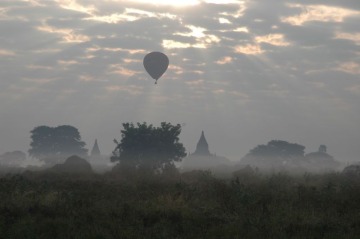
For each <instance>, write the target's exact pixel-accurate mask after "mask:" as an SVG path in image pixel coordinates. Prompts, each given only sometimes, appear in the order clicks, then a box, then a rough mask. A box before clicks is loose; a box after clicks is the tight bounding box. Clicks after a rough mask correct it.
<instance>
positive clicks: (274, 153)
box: [241, 140, 305, 166]
mask: <svg viewBox="0 0 360 239" xmlns="http://www.w3.org/2000/svg"><path fill="white" fill-rule="evenodd" d="M304 150H305V147H304V146H302V145H299V144H293V143H289V142H287V141H282V140H272V141H270V142H268V143H267V145H258V146H256V147H255V148H254V149H252V150H250V152H249V153H248V154H247V155H246V156H245V157H244V158H242V160H241V162H242V163H248V164H268V165H271V166H280V165H282V164H284V163H287V162H289V161H293V160H294V159H302V158H304V154H305V152H304Z"/></svg>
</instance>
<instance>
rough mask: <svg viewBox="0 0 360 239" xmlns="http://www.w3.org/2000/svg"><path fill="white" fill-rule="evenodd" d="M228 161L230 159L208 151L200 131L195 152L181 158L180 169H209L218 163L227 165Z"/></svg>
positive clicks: (206, 143) (218, 164)
mask: <svg viewBox="0 0 360 239" xmlns="http://www.w3.org/2000/svg"><path fill="white" fill-rule="evenodd" d="M229 163H230V161H229V160H228V159H227V158H225V157H221V156H220V157H219V156H216V155H215V154H212V153H210V151H209V144H208V142H207V140H206V138H205V134H204V131H202V132H201V136H200V139H199V141H198V143H197V145H196V150H195V152H194V153H192V154H190V155H189V156H188V157H186V158H184V159H183V161H182V169H183V170H185V171H186V170H192V169H211V168H215V167H218V166H220V165H228V164H229Z"/></svg>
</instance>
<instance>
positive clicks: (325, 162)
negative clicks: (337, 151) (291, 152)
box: [305, 145, 340, 170]
mask: <svg viewBox="0 0 360 239" xmlns="http://www.w3.org/2000/svg"><path fill="white" fill-rule="evenodd" d="M326 151H327V147H326V146H325V145H320V147H319V150H318V151H317V152H313V153H309V154H306V155H305V161H306V162H307V163H308V164H309V167H312V168H314V167H315V168H319V169H325V170H326V169H327V170H330V169H336V168H337V167H339V166H340V163H339V162H337V161H336V160H335V159H334V157H333V156H331V155H329V154H328V153H327V152H326Z"/></svg>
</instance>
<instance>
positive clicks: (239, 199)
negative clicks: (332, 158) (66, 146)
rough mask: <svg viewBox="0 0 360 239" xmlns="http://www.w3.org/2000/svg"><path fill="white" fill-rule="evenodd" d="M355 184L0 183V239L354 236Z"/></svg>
mask: <svg viewBox="0 0 360 239" xmlns="http://www.w3.org/2000/svg"><path fill="white" fill-rule="evenodd" d="M359 235H360V180H359V179H356V178H349V177H346V176H344V175H341V174H339V173H328V174H322V175H312V174H304V175H302V176H289V175H287V174H285V173H277V174H272V175H260V174H245V173H244V174H239V175H237V177H235V176H233V177H231V178H227V179H220V178H215V177H214V176H213V175H212V174H211V173H209V172H206V171H194V172H190V173H183V174H181V175H179V174H175V175H155V176H154V175H152V176H144V175H135V174H134V175H127V176H121V175H116V174H105V175H95V174H94V175H82V176H80V175H77V176H74V175H66V174H63V175H60V174H56V175H52V174H38V173H27V174H23V175H8V176H3V177H1V178H0V238H9V239H10V238H19V239H20V238H21V239H32V238H34V239H35V238H36V239H41V238H44V239H45V238H46V239H48V238H53V239H55V238H94V239H95V238H98V239H100V238H164V239H165V238H166V239H169V238H192V239H194V238H196V239H197V238H207V239H209V238H229V239H230V238H231V239H233V238H254V239H255V238H256V239H259V238H276V239H281V238H284V239H285V238H334V239H338V238H359Z"/></svg>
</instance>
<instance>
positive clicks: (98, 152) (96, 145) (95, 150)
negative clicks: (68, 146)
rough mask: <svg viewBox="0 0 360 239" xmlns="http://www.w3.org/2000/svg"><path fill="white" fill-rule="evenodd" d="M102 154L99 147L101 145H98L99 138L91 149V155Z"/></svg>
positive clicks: (97, 155)
mask: <svg viewBox="0 0 360 239" xmlns="http://www.w3.org/2000/svg"><path fill="white" fill-rule="evenodd" d="M100 155H101V154H100V149H99V145H98V142H97V139H95V143H94V146H93V148H92V150H91V154H90V156H91V157H99V156H100Z"/></svg>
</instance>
